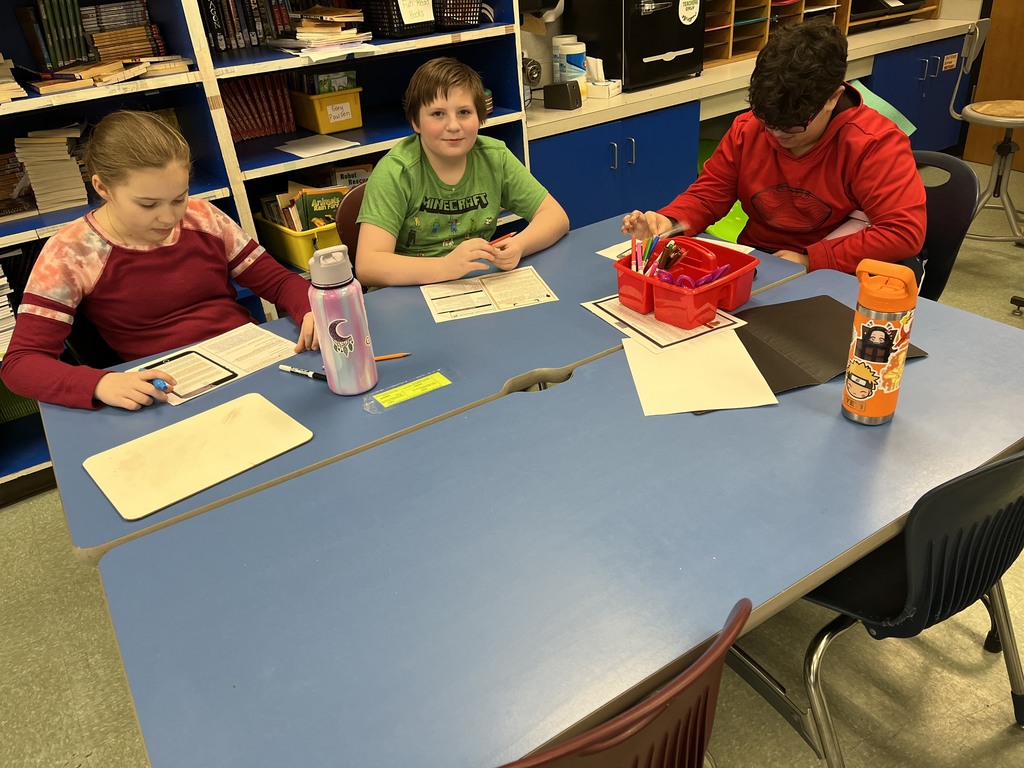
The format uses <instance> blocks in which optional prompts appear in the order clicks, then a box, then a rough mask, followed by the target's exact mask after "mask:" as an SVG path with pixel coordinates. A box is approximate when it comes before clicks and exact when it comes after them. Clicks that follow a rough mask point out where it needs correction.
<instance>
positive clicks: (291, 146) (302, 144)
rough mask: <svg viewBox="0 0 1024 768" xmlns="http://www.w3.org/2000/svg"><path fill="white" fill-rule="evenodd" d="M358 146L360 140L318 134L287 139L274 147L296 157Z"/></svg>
mask: <svg viewBox="0 0 1024 768" xmlns="http://www.w3.org/2000/svg"><path fill="white" fill-rule="evenodd" d="M358 146H359V142H358V141H349V140H348V139H339V138H337V137H335V136H319V135H318V136H307V137H306V138H304V139H294V140H292V141H286V142H285V143H284V144H281V145H279V146H276V147H274V149H279V150H281V151H282V152H287V153H288V154H290V155H295V156H296V157H316V156H317V155H326V154H327V153H328V152H337V151H338V150H339V149H348V148H349V147H358Z"/></svg>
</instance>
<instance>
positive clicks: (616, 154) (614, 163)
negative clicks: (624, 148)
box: [611, 141, 619, 171]
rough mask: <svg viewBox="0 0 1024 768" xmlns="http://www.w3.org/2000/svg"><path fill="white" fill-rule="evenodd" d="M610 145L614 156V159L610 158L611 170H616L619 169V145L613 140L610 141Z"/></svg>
mask: <svg viewBox="0 0 1024 768" xmlns="http://www.w3.org/2000/svg"><path fill="white" fill-rule="evenodd" d="M611 145H612V157H613V158H615V159H614V160H612V170H613V171H617V170H619V145H618V144H616V143H615V142H614V141H613V142H611Z"/></svg>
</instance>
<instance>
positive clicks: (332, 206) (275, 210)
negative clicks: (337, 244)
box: [260, 181, 350, 232]
mask: <svg viewBox="0 0 1024 768" xmlns="http://www.w3.org/2000/svg"><path fill="white" fill-rule="evenodd" d="M349 189H350V188H349V187H348V186H338V187H315V188H314V187H304V186H303V185H302V184H299V183H297V182H294V181H289V182H288V191H287V192H282V193H281V194H279V195H266V196H265V197H261V198H260V210H261V212H262V213H263V218H265V219H267V220H269V221H272V222H274V223H275V224H278V225H280V226H282V227H287V228H288V229H293V230H295V231H296V232H304V231H306V230H310V229H314V228H316V227H323V226H326V225H328V224H333V223H334V215H335V213H336V212H337V210H338V206H339V205H340V204H341V199H342V198H343V197H345V195H347V194H348V191H349Z"/></svg>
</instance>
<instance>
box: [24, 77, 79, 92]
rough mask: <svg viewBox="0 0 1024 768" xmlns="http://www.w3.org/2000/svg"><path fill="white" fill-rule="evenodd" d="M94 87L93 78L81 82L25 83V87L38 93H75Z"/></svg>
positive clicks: (37, 81) (39, 81)
mask: <svg viewBox="0 0 1024 768" xmlns="http://www.w3.org/2000/svg"><path fill="white" fill-rule="evenodd" d="M92 85H93V82H92V78H91V77H85V78H82V79H81V80H35V81H29V82H27V83H25V87H26V88H29V89H31V90H33V91H35V92H36V93H61V92H63V91H75V90H78V89H79V88H91V87H92Z"/></svg>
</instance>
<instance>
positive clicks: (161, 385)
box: [149, 379, 171, 392]
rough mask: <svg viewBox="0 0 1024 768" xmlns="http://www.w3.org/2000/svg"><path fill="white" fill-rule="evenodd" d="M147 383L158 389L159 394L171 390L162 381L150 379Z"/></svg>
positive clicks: (168, 385) (169, 386)
mask: <svg viewBox="0 0 1024 768" xmlns="http://www.w3.org/2000/svg"><path fill="white" fill-rule="evenodd" d="M149 383H150V384H152V385H153V386H154V387H156V388H157V389H159V390H160V391H161V392H166V391H167V390H168V389H170V388H171V385H170V384H168V383H167V382H166V381H164V380H163V379H150V380H149Z"/></svg>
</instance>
